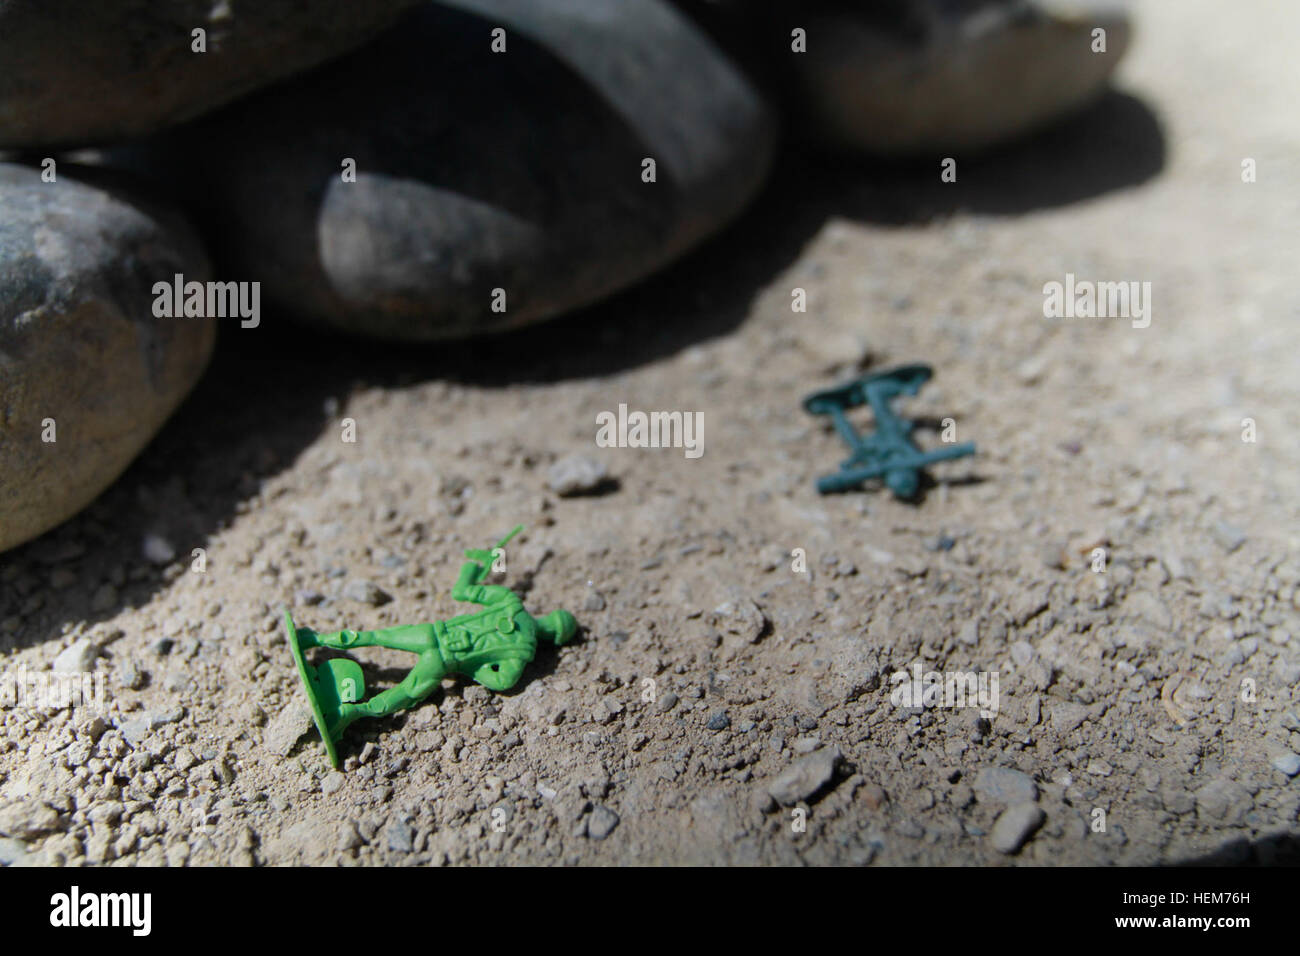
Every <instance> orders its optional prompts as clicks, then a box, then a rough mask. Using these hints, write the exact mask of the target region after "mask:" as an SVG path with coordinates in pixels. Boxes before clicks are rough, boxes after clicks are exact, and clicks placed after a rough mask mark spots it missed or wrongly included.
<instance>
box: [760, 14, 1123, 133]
mask: <svg viewBox="0 0 1300 956" xmlns="http://www.w3.org/2000/svg"><path fill="white" fill-rule="evenodd" d="M780 6H781V8H782V14H781V16H780V17H779V22H780V24H781V26H782V27H788V28H793V27H794V26H796V25H800V26H804V27H806V29H807V31H808V51H807V53H804V54H796V55H792V57H791V63H792V66H793V72H794V76H795V85H796V89H797V90H798V94H797V97H798V98H797V102H798V103H799V104H800V106H801V108H802V109H803V110H805V111H806V112H807V115H808V117H809V119H810V121H811V122H810V127H811V129H812V130H813V131H814V134H815V135H817V136H820V137H822V138H823V139H825V140H826V141H827V142H829V143H830V144H832V145H835V146H840V147H848V148H851V149H857V150H863V151H867V152H872V153H877V154H884V155H888V154H906V153H924V152H934V151H957V150H975V149H983V148H988V147H992V146H995V145H998V144H1000V143H1002V142H1004V141H1006V140H1009V139H1012V138H1014V137H1017V136H1020V135H1023V134H1025V133H1027V132H1030V131H1032V130H1034V129H1036V128H1038V127H1040V126H1043V125H1044V124H1046V123H1049V122H1051V121H1053V120H1056V119H1058V118H1060V117H1062V116H1064V115H1068V114H1069V113H1071V112H1072V111H1075V110H1077V109H1078V108H1080V107H1081V106H1083V105H1085V104H1087V103H1088V102H1089V101H1090V100H1092V99H1093V98H1094V97H1096V96H1097V95H1098V94H1100V93H1101V92H1102V91H1103V90H1104V89H1105V87H1106V83H1107V81H1108V80H1109V78H1110V76H1111V74H1112V72H1113V71H1114V69H1115V67H1116V65H1117V64H1118V63H1119V61H1120V59H1121V58H1122V57H1123V55H1124V52H1125V50H1127V48H1128V45H1129V37H1130V27H1129V20H1128V17H1127V15H1126V14H1125V12H1124V10H1123V9H1122V8H1121V7H1120V6H1117V4H1116V3H1114V2H1097V0H1029V2H1024V0H908V2H907V3H905V4H902V5H900V4H899V3H898V2H897V0H892V2H890V3H884V4H881V5H879V6H878V7H877V8H876V9H875V10H874V11H873V12H872V13H871V15H866V14H864V13H863V12H861V8H860V6H859V5H858V4H852V3H844V4H829V5H826V4H823V5H822V6H821V7H819V8H818V9H816V10H814V11H812V12H807V13H806V12H805V11H804V9H803V8H802V7H801V6H800V5H799V4H795V3H792V2H784V3H782V4H781V5H780ZM1098 28H1100V29H1103V30H1105V33H1106V36H1105V40H1106V52H1104V53H1095V52H1093V48H1092V44H1093V36H1092V31H1093V30H1094V29H1098ZM784 33H785V36H786V38H787V39H788V37H789V29H785V31H784ZM788 48H789V47H788V46H787V49H788Z"/></svg>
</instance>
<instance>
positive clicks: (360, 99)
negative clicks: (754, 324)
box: [119, 0, 774, 340]
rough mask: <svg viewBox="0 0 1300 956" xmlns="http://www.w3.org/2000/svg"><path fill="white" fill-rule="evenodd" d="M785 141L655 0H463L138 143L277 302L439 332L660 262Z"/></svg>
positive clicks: (708, 228)
mask: <svg viewBox="0 0 1300 956" xmlns="http://www.w3.org/2000/svg"><path fill="white" fill-rule="evenodd" d="M497 28H501V29H504V30H505V43H506V49H505V52H493V50H492V42H493V35H492V31H493V30H495V29H497ZM773 140H774V129H773V124H772V121H771V119H770V115H769V113H768V111H767V110H766V108H765V107H764V105H763V103H762V101H761V100H760V98H759V97H758V96H757V94H756V93H755V92H754V91H753V90H752V89H751V87H750V86H749V85H748V83H747V82H746V81H745V80H744V78H743V77H742V76H741V75H740V73H739V72H738V71H737V70H736V69H735V68H734V67H733V66H732V65H731V64H730V63H729V62H728V61H727V60H726V59H725V58H724V57H723V56H722V55H721V54H720V53H718V52H717V50H716V49H715V48H714V47H713V45H712V44H711V43H710V42H709V41H708V39H707V38H705V36H704V35H703V34H702V33H701V32H700V31H699V30H698V28H696V27H695V26H694V25H693V24H692V23H691V22H690V21H689V20H688V19H686V18H685V17H683V16H682V15H681V14H679V13H678V12H677V11H675V10H674V9H672V8H671V7H670V6H668V5H667V4H665V3H663V2H661V0H619V2H617V3H610V2H608V0H455V2H444V3H431V4H427V5H426V6H425V7H423V8H422V9H420V10H418V11H416V12H415V13H414V14H412V15H410V16H409V17H408V18H406V19H404V20H403V21H402V22H401V23H399V24H398V25H397V26H396V27H395V28H394V29H393V30H392V31H390V32H388V33H386V34H385V35H383V36H382V37H380V38H379V39H378V40H376V41H375V42H374V43H373V44H371V45H370V46H368V47H366V48H365V49H364V50H361V51H358V52H357V53H355V54H352V55H350V56H348V57H346V58H345V59H343V60H340V61H338V62H337V63H334V64H330V65H329V66H327V67H323V68H321V69H320V70H318V71H315V72H314V73H312V74H310V75H309V76H306V77H303V78H301V79H300V80H297V81H294V82H292V83H287V84H282V85H280V86H278V87H276V88H274V89H272V90H268V91H266V92H264V93H261V94H258V95H257V96H255V97H252V98H250V99H248V100H245V101H243V102H241V103H239V104H236V105H235V106H233V107H231V108H229V109H227V110H224V111H222V112H221V113H220V114H217V115H215V116H213V117H210V118H208V119H205V120H203V121H200V122H199V123H196V124H193V125H192V126H189V127H187V128H185V129H183V130H178V131H176V132H175V133H174V134H172V135H169V136H167V137H165V138H164V141H163V142H161V143H158V144H155V145H154V146H153V147H151V149H150V151H149V152H148V154H147V155H146V158H145V162H146V164H147V165H150V166H151V168H152V169H153V170H155V171H156V172H157V173H159V174H160V175H166V174H168V173H170V174H172V175H174V176H178V177H180V179H181V182H180V183H179V185H180V187H181V188H183V189H184V190H185V191H186V193H188V195H189V196H190V197H191V199H192V201H195V202H197V203H198V211H197V215H199V217H200V218H201V220H202V221H203V222H204V224H205V226H206V227H207V229H206V234H207V236H208V237H209V238H210V239H211V241H212V242H214V243H215V244H216V251H217V252H218V256H217V257H218V258H219V260H220V261H221V262H222V265H223V271H225V272H228V273H230V274H232V275H234V276H237V277H239V278H246V279H259V280H262V281H263V294H264V297H265V301H269V302H271V303H274V304H275V305H277V306H278V307H279V308H280V309H282V310H285V311H286V312H289V313H292V314H294V315H296V316H298V317H300V318H301V319H302V320H303V321H306V322H310V323H316V324H322V325H328V326H332V327H334V328H337V329H342V330H347V331H350V332H356V333H362V334H366V335H371V336H378V337H383V338H389V339H405V340H433V339H443V338H451V337H457V336H463V335H468V334H473V333H479V332H485V331H495V330H499V329H502V328H508V327H513V326H519V325H522V324H524V323H527V322H532V321H535V320H538V319H542V318H546V317H548V316H552V315H555V314H557V313H560V312H564V311H566V310H570V309H573V308H575V307H578V306H582V305H586V304H588V303H591V302H593V301H595V300H597V299H600V298H601V297H603V296H605V295H607V294H609V293H612V292H614V291H616V290H618V289H621V288H623V287H625V286H627V285H628V284H629V283H632V282H635V281H636V280H638V279H641V278H643V277H645V276H647V275H649V274H650V273H652V272H654V271H655V270H657V269H659V268H660V267H662V266H663V265H665V264H666V263H668V262H669V261H671V260H673V259H674V258H676V257H677V256H679V255H681V254H682V253H683V252H685V251H686V250H688V249H690V248H691V247H692V246H694V245H695V244H696V243H698V242H699V241H700V240H702V239H703V238H705V237H706V236H708V235H709V234H710V233H713V232H714V231H716V230H717V229H719V228H720V227H721V226H722V225H723V224H724V223H726V222H727V221H728V220H729V219H731V218H732V217H733V216H735V215H736V214H737V213H738V212H739V211H740V210H741V208H742V207H743V206H744V205H745V203H746V201H747V200H748V199H749V198H750V197H751V196H752V195H753V194H754V192H755V191H756V190H757V188H758V187H759V185H760V184H761V182H762V180H763V178H764V175H765V173H766V171H767V168H768V165H769V160H770V156H771V152H772V146H773ZM119 158H120V157H119ZM345 158H349V159H354V160H355V161H356V181H355V182H345V181H344V177H343V175H342V174H343V161H344V159H345ZM647 158H648V159H653V160H654V162H655V164H656V175H657V181H656V182H652V183H648V182H644V181H643V175H642V174H643V168H644V167H643V161H644V160H646V159H647ZM497 289H501V290H503V291H504V296H505V298H504V309H505V310H504V311H494V309H493V306H494V305H498V306H499V304H500V302H501V299H500V297H499V296H497V297H495V298H494V290H497Z"/></svg>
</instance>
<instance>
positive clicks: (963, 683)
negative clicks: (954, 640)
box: [889, 663, 998, 720]
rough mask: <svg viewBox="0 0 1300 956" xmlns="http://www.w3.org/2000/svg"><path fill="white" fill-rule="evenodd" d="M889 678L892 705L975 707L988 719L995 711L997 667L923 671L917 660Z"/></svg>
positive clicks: (951, 708) (995, 713) (996, 701)
mask: <svg viewBox="0 0 1300 956" xmlns="http://www.w3.org/2000/svg"><path fill="white" fill-rule="evenodd" d="M889 682H890V683H891V684H893V685H895V686H894V689H893V690H892V691H891V692H890V694H889V702H890V703H891V704H893V705H894V706H895V707H906V708H911V707H922V708H932V707H935V708H937V707H943V708H946V709H949V710H955V709H959V708H965V707H978V708H979V709H980V716H981V717H985V718H988V719H990V720H991V719H993V718H994V717H996V716H997V713H998V672H997V671H923V670H922V669H921V665H920V663H916V664H913V665H912V669H911V671H895V672H894V673H893V674H892V675H890V678H889Z"/></svg>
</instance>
